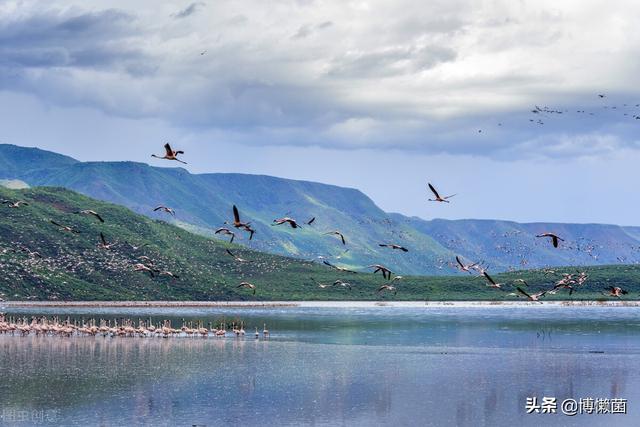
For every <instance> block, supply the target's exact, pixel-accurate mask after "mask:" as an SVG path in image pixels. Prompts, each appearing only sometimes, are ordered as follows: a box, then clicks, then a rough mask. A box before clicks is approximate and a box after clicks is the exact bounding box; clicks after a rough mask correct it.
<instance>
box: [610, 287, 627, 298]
mask: <svg viewBox="0 0 640 427" xmlns="http://www.w3.org/2000/svg"><path fill="white" fill-rule="evenodd" d="M608 289H609V296H612V297H616V298H620V297H621V296H622V295H626V294H628V293H629V292H628V291H625V290H624V289H622V288H620V287H618V286H609V288H608Z"/></svg>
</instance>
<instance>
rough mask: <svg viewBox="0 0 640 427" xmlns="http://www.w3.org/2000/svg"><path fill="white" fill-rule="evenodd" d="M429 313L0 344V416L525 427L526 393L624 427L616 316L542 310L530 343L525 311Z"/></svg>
mask: <svg viewBox="0 0 640 427" xmlns="http://www.w3.org/2000/svg"><path fill="white" fill-rule="evenodd" d="M430 313H431V314H429V313H425V312H422V314H418V313H414V312H405V311H402V312H393V314H389V313H388V312H385V313H382V312H379V313H378V314H372V313H369V315H368V316H364V315H362V316H361V315H359V314H358V315H353V313H352V315H351V316H344V313H342V315H341V316H339V315H336V317H334V316H333V315H331V316H329V315H323V316H319V317H314V316H313V315H311V316H308V317H306V318H305V317H302V316H300V315H299V313H298V314H297V315H296V316H290V315H289V314H288V313H281V314H279V315H278V314H274V313H273V312H272V313H268V312H261V313H260V314H255V317H254V319H255V322H257V321H258V319H260V320H262V319H263V318H269V319H270V321H269V324H270V325H271V324H273V325H277V327H276V328H272V330H277V331H278V333H280V331H282V333H283V334H286V335H287V336H288V338H287V339H288V341H280V340H279V338H275V339H271V340H269V341H265V340H255V339H253V337H252V336H248V337H246V338H244V339H235V338H227V339H215V338H210V339H202V338H175V339H162V338H102V337H95V338H92V337H81V338H70V339H67V338H60V337H36V336H29V337H12V336H5V335H0V350H1V351H0V378H2V379H3V381H2V382H1V383H0V407H10V408H26V409H31V408H34V409H59V422H60V423H62V424H73V423H79V424H83V423H84V424H95V423H102V424H104V425H133V424H139V423H147V424H154V425H174V424H181V425H190V424H206V425H218V424H224V423H229V424H234V425H238V424H241V425H247V424H250V425H256V424H263V425H271V424H278V425H282V424H294V425H311V424H316V425H317V424H332V425H335V424H340V425H342V424H348V425H381V424H385V425H389V424H397V425H411V424H415V423H416V421H417V420H418V421H422V422H423V424H426V425H456V424H457V425H474V426H476V425H480V426H481V425H486V426H494V425H503V424H505V420H509V421H513V422H511V423H510V424H515V423H517V424H521V425H522V426H528V425H540V422H541V418H540V417H536V416H526V415H525V414H524V409H523V408H524V402H525V401H526V398H527V397H530V396H538V397H539V398H540V397H542V396H555V397H557V398H558V400H559V401H561V400H562V399H565V398H569V397H572V398H576V399H579V398H581V397H594V398H599V397H602V398H611V397H622V398H627V399H629V402H630V405H629V412H630V414H629V415H627V416H625V418H624V419H623V418H621V417H619V416H618V417H617V418H615V419H611V421H612V422H616V423H619V422H630V423H631V424H634V421H637V417H638V410H637V409H636V407H635V406H634V405H633V404H632V403H633V402H637V401H640V373H638V372H636V371H635V370H633V369H630V367H633V366H637V365H638V361H639V359H640V351H639V350H640V347H639V345H638V344H637V343H638V342H639V341H638V340H637V332H636V331H635V329H634V328H632V327H628V328H626V329H625V328H622V326H621V325H623V324H624V325H627V324H629V322H628V320H629V319H628V315H626V314H625V315H624V316H622V317H621V318H620V319H616V318H615V315H613V314H612V313H610V312H608V311H606V312H604V311H603V312H602V313H600V312H593V313H592V314H591V315H590V316H592V317H596V318H597V319H596V320H597V321H596V320H593V319H592V321H591V323H589V320H588V319H586V320H585V322H584V323H582V324H581V325H576V326H574V323H573V322H574V321H575V320H572V321H571V323H569V321H568V320H566V319H565V320H562V321H560V322H558V321H554V320H553V318H551V317H549V316H550V314H551V313H552V312H551V311H547V312H546V316H547V317H546V320H545V322H547V323H548V327H554V339H553V341H551V342H549V341H545V342H543V341H542V340H540V339H538V338H536V331H537V330H539V327H540V325H539V321H538V320H539V317H540V315H538V314H535V315H532V314H529V316H531V317H532V318H530V319H527V320H523V317H525V316H524V315H522V314H521V315H520V316H519V317H518V318H515V319H511V318H510V317H511V316H512V314H513V313H510V312H504V311H499V312H497V313H499V314H497V315H495V314H494V315H492V316H493V317H491V316H488V315H487V314H484V313H485V312H483V314H482V318H480V317H478V316H476V317H474V316H473V315H472V313H473V312H468V313H469V314H468V315H466V316H463V315H461V314H460V312H457V314H455V313H449V314H448V312H442V311H438V312H437V313H436V314H433V312H430ZM553 313H554V316H558V317H560V316H561V315H559V314H558V313H559V312H555V311H554V312H553ZM562 313H564V311H563V312H562ZM598 313H600V314H598ZM605 314H606V316H605ZM258 316H260V317H258ZM487 316H488V317H487ZM562 316H564V314H563V315H562ZM566 316H567V318H574V319H575V316H574V314H571V312H569V314H567V315H566ZM581 316H582V317H584V316H587V315H586V314H585V312H582V313H581ZM598 316H599V317H598ZM243 317H245V316H243ZM293 317H298V320H299V321H298V323H295V322H294V318H293ZM598 319H599V320H598ZM556 320H557V319H556ZM255 322H254V323H255ZM547 323H545V324H547ZM295 325H298V326H295ZM585 325H589V326H605V328H601V329H600V328H599V329H593V330H592V331H589V330H587V329H588V328H587V326H585ZM343 327H344V328H343ZM616 327H617V328H618V329H619V330H620V331H622V330H625V331H626V332H625V333H617V332H613V331H615V328H616ZM576 328H579V329H576ZM597 330H600V331H601V332H602V333H600V334H597V333H595V332H594V331H597ZM610 331H611V332H610ZM388 335H393V337H392V338H389V336H388ZM364 341H367V342H368V343H369V344H368V345H362V344H361V343H362V342H364ZM594 349H597V350H600V349H602V350H603V351H604V353H597V354H594V353H589V351H590V350H594ZM607 420H608V418H607ZM544 421H545V422H550V423H554V422H555V423H559V424H562V425H570V426H571V425H587V426H588V425H595V423H599V422H602V418H597V417H594V416H591V417H589V416H582V417H575V418H569V417H564V416H562V415H558V416H556V417H555V418H545V419H544ZM636 424H637V423H636Z"/></svg>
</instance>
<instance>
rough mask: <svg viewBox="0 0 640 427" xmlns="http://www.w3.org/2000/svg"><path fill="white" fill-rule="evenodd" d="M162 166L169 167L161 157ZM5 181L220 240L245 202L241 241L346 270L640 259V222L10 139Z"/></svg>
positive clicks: (435, 271) (496, 267) (3, 150)
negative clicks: (442, 210) (248, 231)
mask: <svg viewBox="0 0 640 427" xmlns="http://www.w3.org/2000/svg"><path fill="white" fill-rule="evenodd" d="M157 164H158V165H168V164H169V163H167V162H163V161H159V160H157ZM0 179H9V180H11V179H19V180H22V181H24V182H26V183H27V184H29V185H32V186H43V185H46V186H60V187H65V188H69V189H72V190H74V191H77V192H79V193H82V194H85V195H87V196H90V197H93V198H96V199H100V200H104V201H108V202H112V203H117V204H119V205H122V206H126V207H128V208H129V209H131V210H133V211H134V212H137V213H139V214H143V215H145V216H148V217H150V218H153V219H162V220H167V221H172V222H173V223H174V224H175V225H178V226H180V227H182V228H185V229H187V230H189V231H192V232H196V233H199V234H202V235H204V236H210V237H213V234H212V233H213V230H214V229H215V228H217V227H219V226H221V225H223V223H224V221H227V220H229V219H231V206H232V205H233V204H236V205H238V206H239V208H240V211H241V214H242V216H243V219H244V220H246V221H251V222H252V224H253V225H254V227H255V228H256V229H257V234H256V237H255V238H254V239H253V240H251V241H249V240H247V238H246V235H242V234H241V235H240V236H239V237H238V239H237V243H239V244H242V245H244V246H247V247H249V248H251V249H255V250H259V251H263V252H269V253H274V254H279V255H285V256H292V257H296V258H300V259H305V260H315V261H319V260H320V259H321V258H319V257H324V259H330V260H331V261H332V262H334V263H335V264H339V265H342V266H346V267H355V266H361V265H369V264H373V263H379V262H383V263H385V264H387V265H388V266H389V267H390V268H392V269H394V270H395V271H398V272H399V273H401V274H430V275H451V274H458V275H460V277H464V274H463V273H459V272H457V271H456V270H455V268H452V266H451V262H452V261H453V260H454V256H455V255H461V256H463V257H464V258H466V259H467V260H469V261H484V264H485V265H488V266H490V268H491V270H492V271H508V270H510V269H522V268H542V267H547V266H558V265H581V266H585V265H612V264H634V263H638V262H640V228H639V227H621V226H617V225H603V224H552V223H533V224H520V223H516V222H511V221H499V220H475V219H468V220H456V221H449V220H441V219H435V220H431V221H425V220H423V219H420V218H408V217H406V216H403V215H399V214H393V213H387V212H384V211H383V210H381V209H380V208H379V207H378V206H376V205H375V203H374V202H373V201H372V200H371V199H369V198H368V197H367V196H366V195H364V194H363V193H362V192H360V191H358V190H355V189H350V188H342V187H337V186H333V185H325V184H320V183H314V182H306V181H296V180H289V179H282V178H275V177H270V176H262V175H246V174H222V173H215V174H190V173H189V172H187V171H186V170H184V169H182V168H166V167H162V168H161V167H152V166H149V165H147V164H143V163H133V162H78V161H76V160H74V159H71V158H69V157H65V156H61V155H59V154H55V153H50V152H46V151H43V150H38V149H33V148H23V147H16V146H13V145H3V144H0ZM425 191H426V190H425ZM425 198H426V195H425ZM425 203H428V202H426V200H425ZM159 204H165V205H167V206H171V207H173V208H174V209H175V210H176V213H177V215H176V219H175V220H174V219H173V218H171V217H167V215H166V214H164V213H154V212H153V208H154V207H156V206H157V205H159ZM284 215H288V216H291V217H293V218H296V219H297V220H299V221H301V222H304V221H306V220H308V219H310V218H311V217H316V221H315V222H314V224H313V225H312V226H305V225H304V224H303V228H302V229H297V230H292V229H291V228H289V227H288V226H278V227H273V226H271V223H272V221H273V219H274V218H278V217H282V216H284ZM331 230H340V231H342V232H343V233H344V234H345V236H346V238H347V245H346V246H343V245H342V244H341V243H339V241H338V240H337V239H336V238H335V237H332V236H327V235H324V234H323V233H325V232H327V231H331ZM545 231H554V232H556V233H558V234H560V235H561V236H563V238H564V239H565V242H563V243H562V245H561V247H560V248H558V249H555V248H553V247H552V246H551V245H550V244H549V242H548V241H547V240H546V239H538V238H536V237H535V236H536V234H539V233H541V232H545ZM215 237H216V238H218V237H219V236H215ZM383 242H385V243H386V242H393V243H399V244H401V245H403V246H406V247H407V248H409V252H408V253H399V251H391V250H389V249H385V248H381V247H379V246H378V244H379V243H383ZM347 249H348V252H345V250H347Z"/></svg>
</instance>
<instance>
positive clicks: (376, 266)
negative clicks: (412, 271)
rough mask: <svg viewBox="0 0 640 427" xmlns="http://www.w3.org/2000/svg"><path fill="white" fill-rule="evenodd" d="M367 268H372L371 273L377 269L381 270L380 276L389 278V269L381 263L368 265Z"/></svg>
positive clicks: (374, 272)
mask: <svg viewBox="0 0 640 427" xmlns="http://www.w3.org/2000/svg"><path fill="white" fill-rule="evenodd" d="M367 268H373V269H374V270H373V274H376V273H377V272H378V271H380V272H382V277H384V278H385V279H391V270H389V269H388V268H387V267H385V266H384V265H381V264H373V265H370V266H368V267H367Z"/></svg>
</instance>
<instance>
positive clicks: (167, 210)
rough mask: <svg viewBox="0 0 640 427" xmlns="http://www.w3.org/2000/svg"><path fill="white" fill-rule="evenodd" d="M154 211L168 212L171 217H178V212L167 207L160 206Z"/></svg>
mask: <svg viewBox="0 0 640 427" xmlns="http://www.w3.org/2000/svg"><path fill="white" fill-rule="evenodd" d="M153 211H154V212H157V211H162V212H166V213H168V214H171V215H173V216H176V212H175V211H174V210H173V209H171V208H169V207H167V206H162V205H160V206H158V207H157V208H155V209H154V210H153Z"/></svg>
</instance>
